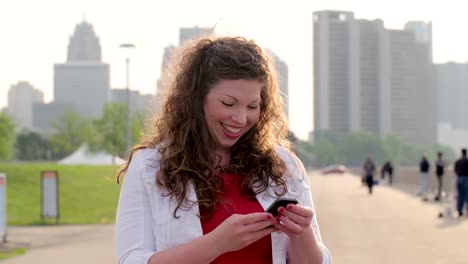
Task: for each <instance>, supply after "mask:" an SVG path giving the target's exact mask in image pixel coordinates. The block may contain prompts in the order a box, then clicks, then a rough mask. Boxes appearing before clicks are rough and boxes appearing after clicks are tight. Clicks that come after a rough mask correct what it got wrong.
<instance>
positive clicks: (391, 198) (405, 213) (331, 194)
mask: <svg viewBox="0 0 468 264" xmlns="http://www.w3.org/2000/svg"><path fill="white" fill-rule="evenodd" d="M310 184H311V188H312V192H313V198H314V202H315V206H316V211H317V217H318V222H319V225H320V230H321V234H322V238H323V240H324V243H325V244H326V245H327V247H328V248H329V250H330V251H331V254H332V256H333V259H334V263H336V264H342V263H346V264H354V263H356V264H358V263H359V264H386V263H388V264H390V263H392V264H393V263H403V264H404V263H408V264H409V263H431V264H462V263H468V254H467V253H466V252H467V251H466V245H468V236H467V234H468V217H465V218H466V219H457V217H456V216H455V218H453V219H449V218H438V213H439V211H440V210H441V207H440V205H438V204H436V203H427V202H423V201H422V200H421V199H419V198H416V197H415V196H411V195H409V194H406V193H403V192H399V191H397V190H396V189H393V188H392V187H389V186H386V185H379V186H375V188H374V193H373V194H372V195H369V194H368V190H367V188H366V187H363V186H362V185H361V182H360V178H359V177H356V176H351V175H349V174H344V175H326V176H322V175H320V174H315V173H312V176H311V180H310ZM454 214H455V212H454Z"/></svg>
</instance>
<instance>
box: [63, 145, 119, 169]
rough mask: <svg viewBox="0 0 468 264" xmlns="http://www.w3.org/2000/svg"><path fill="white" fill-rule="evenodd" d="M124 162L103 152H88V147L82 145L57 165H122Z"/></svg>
mask: <svg viewBox="0 0 468 264" xmlns="http://www.w3.org/2000/svg"><path fill="white" fill-rule="evenodd" d="M112 159H114V162H112ZM124 162H125V160H124V159H121V158H119V157H117V156H115V157H113V156H112V155H111V154H108V153H105V152H102V151H100V152H96V153H93V152H91V151H89V150H88V146H86V145H82V146H81V147H80V148H79V149H78V150H77V151H75V152H73V153H72V154H70V155H69V156H68V157H65V158H63V159H61V160H59V161H58V162H57V163H58V164H64V165H121V164H123V163H124Z"/></svg>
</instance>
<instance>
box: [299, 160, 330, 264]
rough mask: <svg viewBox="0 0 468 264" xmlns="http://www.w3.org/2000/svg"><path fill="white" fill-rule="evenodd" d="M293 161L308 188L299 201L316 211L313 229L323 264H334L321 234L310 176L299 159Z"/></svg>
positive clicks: (312, 223) (313, 218)
mask: <svg viewBox="0 0 468 264" xmlns="http://www.w3.org/2000/svg"><path fill="white" fill-rule="evenodd" d="M293 160H294V163H295V166H296V171H297V172H298V173H299V174H300V178H301V180H302V184H304V185H305V186H306V188H304V191H303V192H302V193H301V194H300V196H299V201H300V202H301V204H303V205H304V206H306V207H309V208H311V209H312V210H313V211H314V216H313V217H312V222H311V226H312V229H313V230H314V234H315V237H316V239H317V241H318V242H319V245H320V247H321V249H322V264H332V263H333V260H332V256H331V254H330V251H329V250H328V248H327V247H326V246H325V245H324V244H323V241H322V236H321V234H320V229H319V225H318V221H317V211H316V210H315V207H314V202H313V199H312V192H311V191H310V186H309V176H308V174H307V172H306V170H305V168H304V165H303V164H302V162H301V161H300V160H299V158H297V157H295V156H294V157H293Z"/></svg>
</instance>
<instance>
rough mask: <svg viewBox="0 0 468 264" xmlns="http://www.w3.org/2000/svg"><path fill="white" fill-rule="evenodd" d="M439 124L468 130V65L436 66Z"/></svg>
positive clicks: (451, 63)
mask: <svg viewBox="0 0 468 264" xmlns="http://www.w3.org/2000/svg"><path fill="white" fill-rule="evenodd" d="M435 68H436V72H437V74H436V76H437V82H436V83H437V117H438V118H437V122H439V123H447V124H450V125H451V126H452V127H453V128H455V129H463V130H468V105H467V103H468V63H455V62H449V63H444V64H436V65H435Z"/></svg>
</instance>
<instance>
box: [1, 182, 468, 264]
mask: <svg viewBox="0 0 468 264" xmlns="http://www.w3.org/2000/svg"><path fill="white" fill-rule="evenodd" d="M311 186H312V191H313V196H314V201H315V206H316V209H317V212H318V220H319V224H320V228H321V233H322V236H323V240H324V242H325V243H326V245H327V246H328V248H329V249H330V251H331V252H332V255H333V258H334V263H336V264H341V263H345V264H354V263H356V264H358V263H359V264H386V263H389V264H390V263H392V264H393V263H403V264H405V263H408V264H409V263H431V264H462V263H464V264H466V263H468V254H467V253H466V252H467V251H466V245H468V236H467V234H468V217H467V219H466V220H465V219H457V218H454V219H449V218H442V219H439V218H437V215H438V213H439V210H440V205H438V204H434V203H427V202H423V201H421V200H420V199H417V198H416V197H414V196H410V195H408V194H405V193H403V192H399V191H396V190H395V189H392V188H390V187H387V186H378V187H376V188H375V192H374V194H373V195H369V194H368V193H367V190H366V189H365V188H364V187H362V186H361V183H360V181H359V178H358V177H353V176H351V175H328V176H321V175H314V174H312V176H311ZM9 238H10V240H11V241H13V242H23V243H24V242H28V243H30V246H31V248H30V249H29V250H28V252H27V254H25V255H22V256H19V257H15V258H12V259H9V260H6V261H3V262H2V263H5V264H26V263H40V264H42V263H44V264H46V263H47V264H59V263H60V264H62V263H68V264H75V263H76V264H78V263H79V264H82V263H87V264H94V263H96V264H102V263H115V258H114V256H113V244H114V241H113V226H112V225H85V226H49V227H10V228H9ZM462 245H463V246H462Z"/></svg>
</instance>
